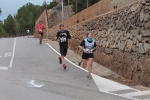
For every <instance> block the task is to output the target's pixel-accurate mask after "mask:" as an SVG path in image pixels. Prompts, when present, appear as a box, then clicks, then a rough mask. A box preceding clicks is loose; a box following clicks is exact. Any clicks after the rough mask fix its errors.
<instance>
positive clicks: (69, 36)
mask: <svg viewBox="0 0 150 100" xmlns="http://www.w3.org/2000/svg"><path fill="white" fill-rule="evenodd" d="M67 38H68V39H71V35H70V33H69V31H67Z"/></svg>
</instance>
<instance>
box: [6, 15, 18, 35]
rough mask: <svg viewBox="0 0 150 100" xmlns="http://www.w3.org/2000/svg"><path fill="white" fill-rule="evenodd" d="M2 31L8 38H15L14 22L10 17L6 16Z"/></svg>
mask: <svg viewBox="0 0 150 100" xmlns="http://www.w3.org/2000/svg"><path fill="white" fill-rule="evenodd" d="M4 29H5V30H6V32H7V33H8V34H9V36H16V22H15V19H14V17H13V16H12V15H10V14H9V15H8V17H7V19H5V20H4Z"/></svg>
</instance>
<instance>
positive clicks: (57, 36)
mask: <svg viewBox="0 0 150 100" xmlns="http://www.w3.org/2000/svg"><path fill="white" fill-rule="evenodd" d="M58 38H59V32H57V35H56V40H58Z"/></svg>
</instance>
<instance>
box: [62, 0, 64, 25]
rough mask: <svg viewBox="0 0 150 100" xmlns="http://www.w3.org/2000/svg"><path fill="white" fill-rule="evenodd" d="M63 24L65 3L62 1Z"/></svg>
mask: <svg viewBox="0 0 150 100" xmlns="http://www.w3.org/2000/svg"><path fill="white" fill-rule="evenodd" d="M61 4H62V24H64V2H63V0H62V3H61Z"/></svg>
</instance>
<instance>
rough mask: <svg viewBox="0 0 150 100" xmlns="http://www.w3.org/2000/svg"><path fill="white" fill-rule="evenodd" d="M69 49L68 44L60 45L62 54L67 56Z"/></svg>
mask: <svg viewBox="0 0 150 100" xmlns="http://www.w3.org/2000/svg"><path fill="white" fill-rule="evenodd" d="M67 51H68V46H60V54H61V56H66V54H67Z"/></svg>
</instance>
